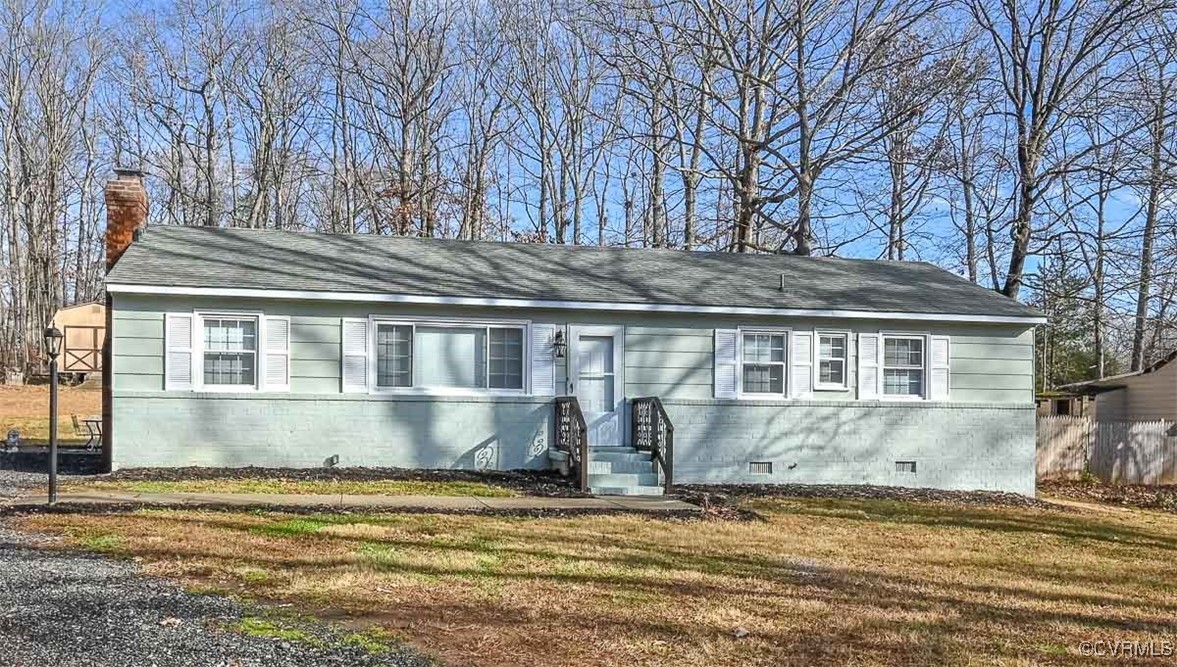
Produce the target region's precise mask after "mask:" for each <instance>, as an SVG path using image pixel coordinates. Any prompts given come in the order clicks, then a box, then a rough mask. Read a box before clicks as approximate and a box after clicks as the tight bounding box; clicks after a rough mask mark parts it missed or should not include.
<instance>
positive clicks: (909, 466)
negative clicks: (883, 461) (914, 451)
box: [895, 461, 915, 475]
mask: <svg viewBox="0 0 1177 667" xmlns="http://www.w3.org/2000/svg"><path fill="white" fill-rule="evenodd" d="M895 472H904V473H911V474H913V475H914V474H915V461H896V462H895Z"/></svg>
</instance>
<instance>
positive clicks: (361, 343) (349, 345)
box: [341, 317, 368, 393]
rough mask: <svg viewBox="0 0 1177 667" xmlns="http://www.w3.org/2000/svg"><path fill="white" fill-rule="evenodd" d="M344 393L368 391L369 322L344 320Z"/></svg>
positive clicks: (356, 319)
mask: <svg viewBox="0 0 1177 667" xmlns="http://www.w3.org/2000/svg"><path fill="white" fill-rule="evenodd" d="M342 335H343V361H342V364H343V368H342V373H341V375H342V377H343V391H344V392H346V393H364V392H367V391H368V320H366V319H361V318H358V317H357V318H351V317H345V318H343V331H342Z"/></svg>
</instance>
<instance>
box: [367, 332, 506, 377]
mask: <svg viewBox="0 0 1177 667" xmlns="http://www.w3.org/2000/svg"><path fill="white" fill-rule="evenodd" d="M525 332H526V327H525V326H523V325H485V324H466V323H453V324H451V323H436V324H434V323H416V324H402V323H384V322H377V323H376V337H375V352H376V386H377V388H380V389H410V388H411V389H438V390H470V389H489V390H506V391H522V390H523V389H524V384H523V368H524V358H523V348H524V339H525Z"/></svg>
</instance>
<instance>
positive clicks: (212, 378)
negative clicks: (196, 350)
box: [201, 316, 257, 388]
mask: <svg viewBox="0 0 1177 667" xmlns="http://www.w3.org/2000/svg"><path fill="white" fill-rule="evenodd" d="M201 322H202V326H203V328H204V331H203V336H202V339H203V341H204V349H203V358H202V362H203V370H204V377H203V381H204V382H203V384H204V386H205V387H209V388H217V387H235V388H242V387H256V386H257V318H256V317H242V316H234V317H220V316H205V317H203V318H201Z"/></svg>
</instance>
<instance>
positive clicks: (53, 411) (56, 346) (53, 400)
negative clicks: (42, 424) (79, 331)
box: [45, 327, 64, 505]
mask: <svg viewBox="0 0 1177 667" xmlns="http://www.w3.org/2000/svg"><path fill="white" fill-rule="evenodd" d="M62 338H64V336H62V335H61V331H59V330H58V329H57V327H49V328H48V329H46V330H45V352H46V353H47V354H48V355H49V504H50V505H52V504H53V503H56V502H57V355H59V354H61V339H62Z"/></svg>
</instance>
